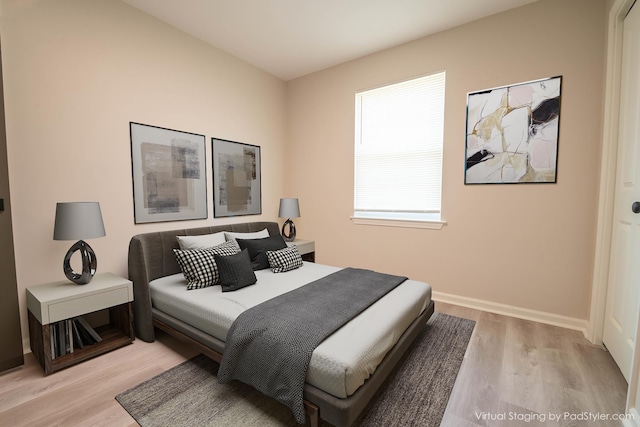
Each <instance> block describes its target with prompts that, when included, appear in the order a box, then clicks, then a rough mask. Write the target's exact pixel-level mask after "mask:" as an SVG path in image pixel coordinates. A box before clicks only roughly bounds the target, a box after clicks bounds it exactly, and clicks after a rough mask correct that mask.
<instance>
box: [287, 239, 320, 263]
mask: <svg viewBox="0 0 640 427" xmlns="http://www.w3.org/2000/svg"><path fill="white" fill-rule="evenodd" d="M287 245H289V246H292V245H295V246H297V247H298V252H300V255H302V259H303V260H304V261H309V262H316V242H315V241H314V240H303V239H296V240H294V241H293V242H287Z"/></svg>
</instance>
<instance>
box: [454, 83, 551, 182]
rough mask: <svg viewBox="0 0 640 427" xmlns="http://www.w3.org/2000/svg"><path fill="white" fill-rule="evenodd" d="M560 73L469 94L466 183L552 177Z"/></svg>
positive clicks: (540, 180) (544, 180)
mask: <svg viewBox="0 0 640 427" xmlns="http://www.w3.org/2000/svg"><path fill="white" fill-rule="evenodd" d="M561 89H562V76H556V77H550V78H544V79H539V80H533V81H529V82H524V83H518V84H513V85H508V86H502V87H498V88H493V89H486V90H482V91H478V92H470V93H468V94H467V123H466V141H465V175H464V183H465V184H520V183H556V182H557V169H558V136H559V133H560V99H561Z"/></svg>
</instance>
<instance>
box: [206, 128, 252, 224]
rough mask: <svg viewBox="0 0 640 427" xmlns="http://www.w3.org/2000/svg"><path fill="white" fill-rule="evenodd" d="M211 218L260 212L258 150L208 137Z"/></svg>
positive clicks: (250, 146) (247, 145)
mask: <svg viewBox="0 0 640 427" xmlns="http://www.w3.org/2000/svg"><path fill="white" fill-rule="evenodd" d="M211 145H212V152H213V162H212V163H213V216H214V217H215V218H220V217H229V216H238V215H258V214H261V213H262V188H261V182H260V147H258V146H257V145H249V144H243V143H240V142H234V141H227V140H225V139H217V138H211Z"/></svg>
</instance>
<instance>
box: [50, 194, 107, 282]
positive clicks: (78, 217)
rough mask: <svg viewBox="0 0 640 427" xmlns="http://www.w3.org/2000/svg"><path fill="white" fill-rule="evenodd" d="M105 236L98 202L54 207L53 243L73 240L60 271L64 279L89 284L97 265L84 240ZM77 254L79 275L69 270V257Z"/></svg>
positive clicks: (93, 254)
mask: <svg viewBox="0 0 640 427" xmlns="http://www.w3.org/2000/svg"><path fill="white" fill-rule="evenodd" d="M103 236H106V233H105V231H104V223H103V222H102V213H101V212H100V203H98V202H71V203H58V204H57V205H56V221H55V226H54V229H53V240H76V239H78V241H77V242H76V243H75V244H74V245H73V246H71V248H70V249H69V251H68V252H67V254H66V255H65V257H64V263H63V265H62V268H63V270H64V274H65V276H67V279H69V280H71V281H72V282H74V283H77V284H78V285H85V284H87V283H89V282H90V281H91V279H92V278H93V276H94V274H96V269H97V266H98V260H97V258H96V254H95V252H94V251H93V249H92V248H91V246H89V245H88V244H87V243H86V242H85V241H84V240H82V239H93V238H95V237H103ZM76 251H80V256H81V258H82V273H76V272H75V271H73V269H72V268H71V262H70V261H71V256H72V255H73V254H74V253H75V252H76Z"/></svg>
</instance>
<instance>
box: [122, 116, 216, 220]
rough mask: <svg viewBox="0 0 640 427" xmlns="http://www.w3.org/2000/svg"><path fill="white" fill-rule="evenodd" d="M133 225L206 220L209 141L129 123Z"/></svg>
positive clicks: (160, 128)
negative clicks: (206, 150) (206, 147)
mask: <svg viewBox="0 0 640 427" xmlns="http://www.w3.org/2000/svg"><path fill="white" fill-rule="evenodd" d="M129 131H130V135H131V171H132V178H133V204H134V222H135V223H136V224H143V223H150V222H165V221H184V220H194V219H206V218H207V217H208V213H207V176H206V153H205V145H206V138H205V136H204V135H200V134H197V133H191V132H183V131H179V130H174V129H167V128H163V127H158V126H151V125H145V124H142V123H135V122H129Z"/></svg>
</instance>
